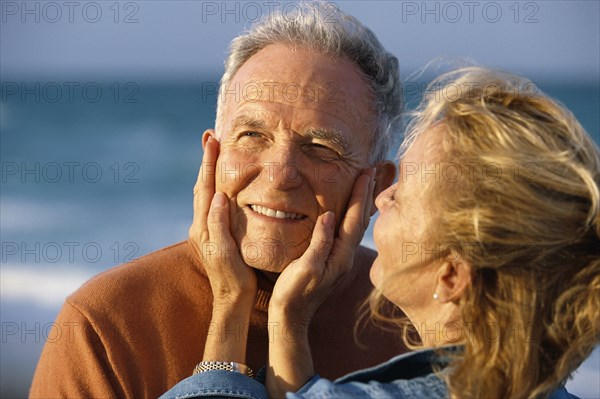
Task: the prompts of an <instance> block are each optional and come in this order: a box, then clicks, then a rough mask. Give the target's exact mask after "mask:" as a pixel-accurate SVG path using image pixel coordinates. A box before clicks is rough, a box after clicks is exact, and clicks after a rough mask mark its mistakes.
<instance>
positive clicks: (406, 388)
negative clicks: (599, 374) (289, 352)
mask: <svg viewBox="0 0 600 399" xmlns="http://www.w3.org/2000/svg"><path fill="white" fill-rule="evenodd" d="M449 350H451V351H453V350H460V348H459V347H453V348H449ZM445 363H446V361H445V360H444V359H442V358H440V357H439V356H437V355H436V353H435V352H434V351H433V350H431V349H423V350H420V351H415V352H410V353H405V354H403V355H399V356H396V357H394V358H392V359H391V360H389V361H387V362H385V363H382V364H380V365H378V366H375V367H371V368H368V369H363V370H359V371H356V372H354V373H350V374H348V375H346V376H344V377H341V378H339V379H337V380H335V381H333V382H332V381H330V380H327V379H325V378H320V377H319V376H318V375H315V376H314V377H312V378H311V379H310V380H309V381H308V382H307V383H306V384H305V385H304V386H303V387H302V388H300V390H298V391H297V392H295V393H288V394H287V395H286V397H287V399H303V398H307V399H308V398H318V399H327V398H341V397H343V398H373V397H377V398H390V399H402V398H446V397H448V391H447V389H446V384H445V383H444V381H443V380H442V379H440V378H439V377H438V375H436V374H435V373H434V372H433V366H434V365H435V364H437V365H439V366H440V367H441V368H443V367H444V365H445ZM441 372H442V373H443V371H441ZM268 397H269V396H268V394H267V390H266V388H265V386H264V385H263V384H261V383H260V382H259V381H258V380H254V379H252V378H249V377H247V376H245V375H242V374H240V373H232V372H230V371H222V370H213V371H207V372H204V373H200V374H195V375H193V376H191V377H189V378H187V379H185V380H183V381H181V382H180V383H179V384H177V385H175V386H174V387H173V388H172V389H171V390H169V391H168V392H166V393H165V394H164V395H163V396H161V398H162V399H167V398H168V399H171V398H244V399H267V398H268ZM574 398H577V397H576V396H574V395H572V394H569V393H568V392H567V391H566V389H565V388H564V387H560V388H559V389H557V390H556V391H554V393H553V394H552V395H551V396H550V399H574Z"/></svg>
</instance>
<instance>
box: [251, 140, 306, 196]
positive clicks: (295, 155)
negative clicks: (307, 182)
mask: <svg viewBox="0 0 600 399" xmlns="http://www.w3.org/2000/svg"><path fill="white" fill-rule="evenodd" d="M300 155H301V154H300V150H299V149H295V148H293V146H291V145H280V146H276V147H273V148H270V149H269V150H268V151H266V152H265V153H264V154H263V156H262V164H263V170H262V176H261V179H265V181H266V182H268V183H270V184H272V185H273V186H274V187H275V188H277V189H280V190H285V189H290V188H294V187H298V186H300V185H301V184H302V180H303V177H302V175H303V170H302V169H303V166H302V164H301V162H300V161H301V160H300V158H301V156H300Z"/></svg>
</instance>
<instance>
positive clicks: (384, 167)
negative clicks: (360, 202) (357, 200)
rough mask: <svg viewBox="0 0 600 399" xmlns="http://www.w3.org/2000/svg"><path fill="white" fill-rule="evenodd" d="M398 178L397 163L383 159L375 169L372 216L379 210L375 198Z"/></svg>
mask: <svg viewBox="0 0 600 399" xmlns="http://www.w3.org/2000/svg"><path fill="white" fill-rule="evenodd" d="M395 178H396V165H395V164H394V163H393V162H391V161H383V162H381V163H379V164H377V166H376V171H375V188H374V189H373V203H372V204H371V216H373V215H374V214H375V212H377V207H376V206H375V198H377V196H378V195H379V194H381V192H382V191H384V190H385V189H386V188H388V187H389V186H391V185H392V183H394V179H395Z"/></svg>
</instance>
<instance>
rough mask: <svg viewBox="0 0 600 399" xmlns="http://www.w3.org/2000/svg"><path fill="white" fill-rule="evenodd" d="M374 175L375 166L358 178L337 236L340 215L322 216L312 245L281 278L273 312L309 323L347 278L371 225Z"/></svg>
mask: <svg viewBox="0 0 600 399" xmlns="http://www.w3.org/2000/svg"><path fill="white" fill-rule="evenodd" d="M374 176H375V169H368V170H366V171H365V172H364V173H363V174H362V175H360V176H359V177H358V178H357V179H356V181H355V183H354V188H353V190H352V195H351V197H350V201H349V203H348V209H347V211H346V215H345V216H344V219H343V220H342V223H341V224H340V229H339V234H338V236H337V237H334V234H335V218H336V215H334V214H333V212H331V211H328V212H325V213H324V214H322V215H321V216H319V218H318V219H317V222H316V223H315V227H314V230H313V234H312V238H311V242H310V245H309V247H308V249H307V250H306V251H305V252H304V254H303V255H302V256H301V257H300V258H298V259H296V260H294V261H293V262H292V263H291V264H290V265H289V266H288V267H286V268H285V270H284V271H283V272H282V273H281V275H280V276H279V278H278V279H277V283H276V284H275V288H274V290H273V295H272V297H271V302H270V306H269V314H270V313H271V311H274V312H280V313H281V312H283V313H284V314H285V315H286V319H288V320H290V321H293V322H297V323H307V324H308V323H309V322H310V320H311V319H312V315H313V313H314V312H315V311H316V309H317V308H318V307H319V305H320V304H321V303H322V302H323V300H325V298H326V297H327V296H328V295H329V294H330V293H331V292H332V291H333V290H335V288H336V287H337V286H338V285H339V284H340V283H341V282H342V281H343V277H344V276H345V275H346V274H347V273H348V272H349V271H350V270H351V269H352V265H353V263H354V255H355V253H356V249H357V247H358V245H359V244H360V241H361V240H362V237H363V235H364V232H365V230H366V229H367V227H368V225H369V219H370V209H371V203H372V198H373V187H374V184H375V180H374Z"/></svg>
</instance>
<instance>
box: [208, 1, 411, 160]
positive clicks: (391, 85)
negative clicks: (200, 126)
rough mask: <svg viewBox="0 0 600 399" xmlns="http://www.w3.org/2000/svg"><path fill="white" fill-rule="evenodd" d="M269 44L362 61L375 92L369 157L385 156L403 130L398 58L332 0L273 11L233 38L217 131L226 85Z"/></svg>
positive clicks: (220, 92)
mask: <svg viewBox="0 0 600 399" xmlns="http://www.w3.org/2000/svg"><path fill="white" fill-rule="evenodd" d="M333 7H334V8H333ZM271 44H286V45H291V46H304V47H306V48H308V49H309V50H311V51H315V52H317V53H320V54H323V55H327V56H330V57H333V58H338V57H343V58H346V59H348V60H350V61H352V62H354V63H355V64H356V65H357V66H358V67H359V70H360V71H361V72H362V74H363V75H364V77H365V80H366V82H367V84H368V85H369V88H370V90H371V92H372V94H373V97H374V104H373V106H374V109H375V110H376V112H377V114H378V118H377V125H376V128H375V131H374V132H373V137H372V138H371V140H370V141H371V153H370V155H369V161H370V164H371V165H373V164H375V163H378V162H381V161H383V160H385V159H386V156H387V151H388V150H389V148H390V146H391V145H392V143H393V139H394V138H395V137H396V136H397V135H398V133H399V130H400V113H401V111H402V105H403V104H402V85H401V83H400V76H399V67H398V59H397V58H396V57H394V56H393V55H392V54H390V53H389V52H387V51H386V50H385V49H384V48H383V46H382V45H381V43H380V42H379V40H378V39H377V37H376V36H375V34H374V33H373V32H372V31H371V30H370V29H369V28H367V27H365V26H364V25H363V24H361V23H360V22H359V21H358V20H357V19H356V18H354V17H353V16H351V15H349V14H346V13H344V12H343V11H341V10H340V9H339V8H338V7H337V5H336V4H334V3H324V2H310V3H304V2H303V3H300V4H298V6H297V7H295V9H294V11H293V12H289V13H285V14H283V13H281V12H279V13H273V14H271V15H269V16H268V17H267V18H265V19H263V20H262V21H261V22H259V23H257V24H255V25H254V26H252V27H251V29H250V30H249V31H248V32H246V33H244V34H242V35H240V36H238V37H236V38H235V39H234V40H233V41H232V42H231V46H230V52H229V55H228V57H227V59H226V60H225V72H224V74H223V77H222V78H221V83H220V87H221V90H219V98H218V100H217V120H216V128H217V131H218V129H219V124H220V117H221V112H222V104H221V100H222V95H223V92H224V89H226V88H227V87H228V85H229V83H230V81H231V79H232V78H233V76H234V75H235V73H236V72H237V71H238V69H239V68H240V67H241V66H242V64H244V63H245V62H246V61H248V59H249V58H250V57H252V56H253V55H254V54H256V53H257V52H259V51H260V50H262V49H263V48H265V47H267V46H268V45H271Z"/></svg>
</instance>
